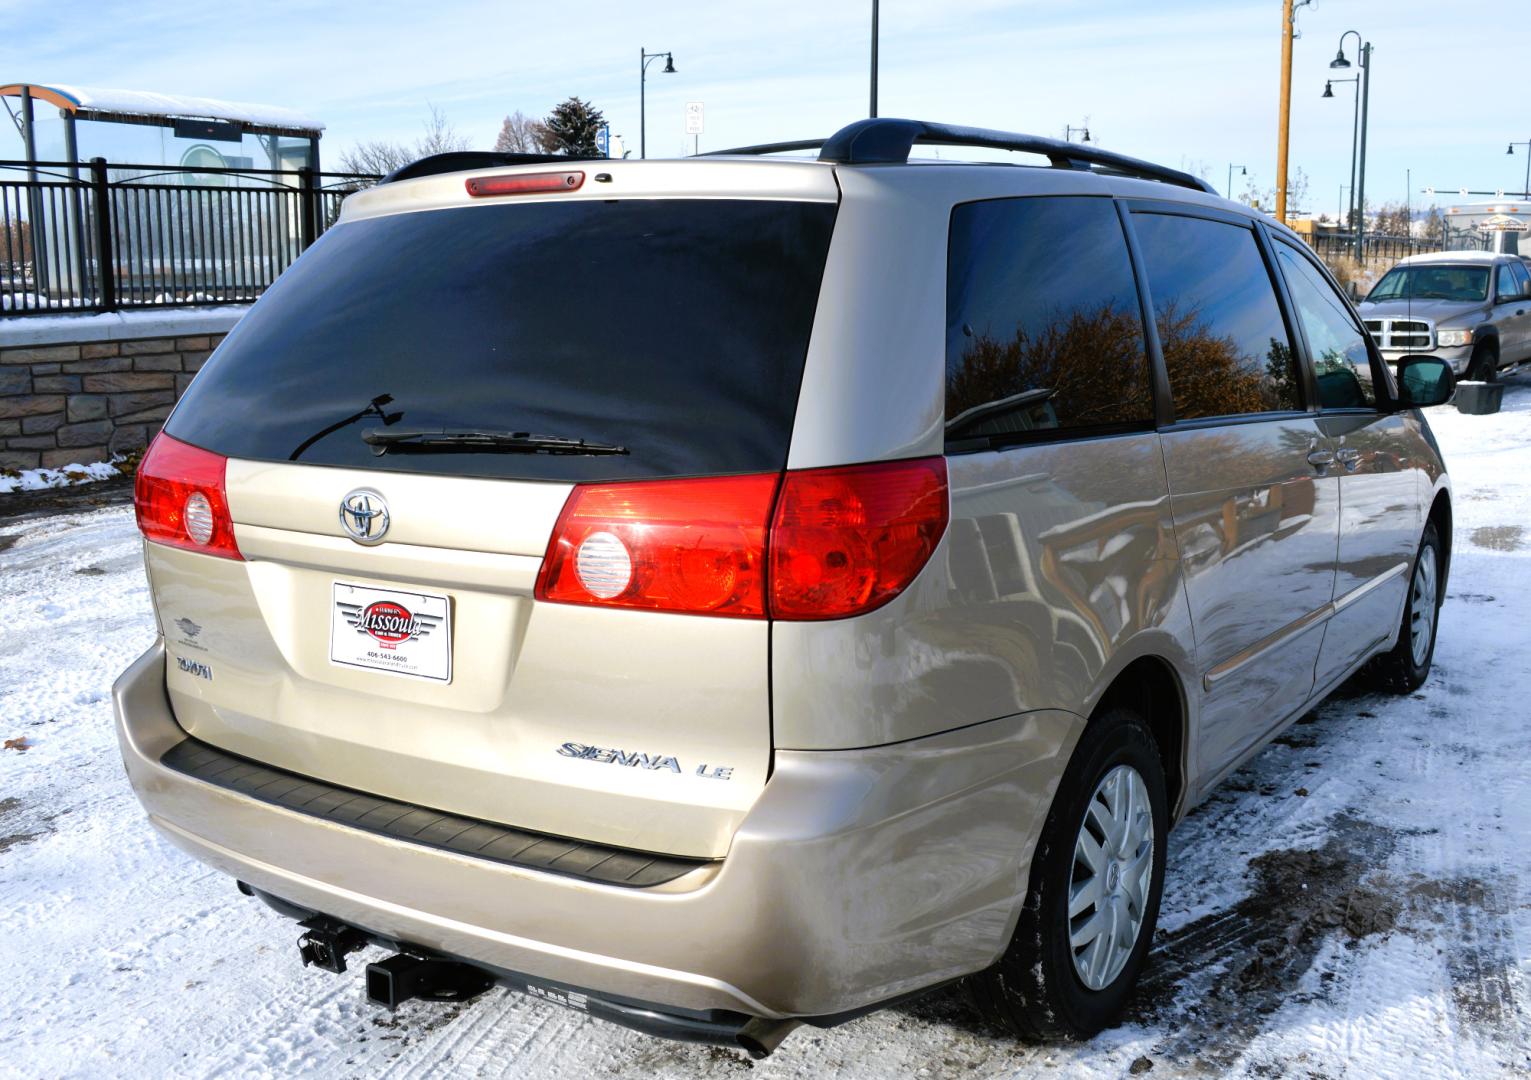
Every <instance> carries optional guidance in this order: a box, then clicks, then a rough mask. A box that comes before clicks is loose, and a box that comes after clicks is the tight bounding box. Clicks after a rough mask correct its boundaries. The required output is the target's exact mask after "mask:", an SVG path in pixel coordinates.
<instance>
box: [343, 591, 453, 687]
mask: <svg viewBox="0 0 1531 1080" xmlns="http://www.w3.org/2000/svg"><path fill="white" fill-rule="evenodd" d="M330 662H331V663H332V664H342V665H344V666H346V667H359V668H368V669H370V670H372V671H387V672H390V673H391V674H394V675H404V676H407V677H409V678H412V679H430V680H432V681H434V682H451V681H452V605H451V602H450V600H449V599H448V598H447V597H445V596H438V595H435V594H433V593H417V592H403V591H401V590H398V589H378V588H373V587H372V586H370V585H348V584H346V583H345V582H342V581H337V582H335V598H334V603H333V604H332V605H331V607H330Z"/></svg>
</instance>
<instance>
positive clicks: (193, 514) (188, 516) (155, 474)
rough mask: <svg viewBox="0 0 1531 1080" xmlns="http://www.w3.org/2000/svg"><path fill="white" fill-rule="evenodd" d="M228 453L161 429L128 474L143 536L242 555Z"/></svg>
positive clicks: (221, 554) (225, 555) (225, 554)
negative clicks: (232, 511) (227, 474)
mask: <svg viewBox="0 0 1531 1080" xmlns="http://www.w3.org/2000/svg"><path fill="white" fill-rule="evenodd" d="M227 465H228V459H227V458H225V457H223V456H222V455H220V454H214V453H212V452H211V451H208V450H201V449H199V448H197V447H195V446H188V445H187V444H186V443H183V442H181V441H179V440H177V439H172V438H171V437H170V436H169V435H166V434H164V433H163V432H161V433H160V434H159V435H157V436H155V438H154V441H153V442H152V443H150V444H149V449H148V451H147V452H146V453H145V454H144V459H143V461H141V462H139V464H138V475H137V476H136V477H135V478H134V480H133V508H134V511H135V512H136V514H137V516H138V529H139V531H140V532H141V533H143V534H144V538H145V539H146V540H152V541H154V542H155V543H156V544H168V545H170V546H171V547H179V548H186V549H187V550H188V551H200V552H202V553H203V554H204V555H217V556H219V557H220V558H224V559H242V558H244V556H242V555H241V554H240V553H239V545H238V544H236V543H235V542H234V521H233V519H232V518H231V517H230V516H229V502H228V497H227V495H226V493H225V490H224V483H223V476H224V470H225V468H226V467H227Z"/></svg>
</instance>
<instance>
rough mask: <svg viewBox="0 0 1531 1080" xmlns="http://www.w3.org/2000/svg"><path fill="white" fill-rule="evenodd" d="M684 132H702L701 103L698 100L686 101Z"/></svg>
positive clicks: (696, 133) (689, 133) (691, 133)
mask: <svg viewBox="0 0 1531 1080" xmlns="http://www.w3.org/2000/svg"><path fill="white" fill-rule="evenodd" d="M686 134H687V135H700V134H702V103H701V102H700V101H688V102H686Z"/></svg>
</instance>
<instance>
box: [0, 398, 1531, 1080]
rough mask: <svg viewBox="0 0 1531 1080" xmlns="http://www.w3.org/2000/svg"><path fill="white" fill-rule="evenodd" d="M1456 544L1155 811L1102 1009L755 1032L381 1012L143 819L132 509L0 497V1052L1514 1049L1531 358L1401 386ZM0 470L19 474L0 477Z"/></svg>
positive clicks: (616, 1067) (474, 1062)
mask: <svg viewBox="0 0 1531 1080" xmlns="http://www.w3.org/2000/svg"><path fill="white" fill-rule="evenodd" d="M1431 420H1432V423H1433V424H1434V426H1435V429H1436V431H1437V433H1438V435H1439V437H1440V441H1441V443H1442V446H1443V448H1444V451H1445V453H1446V456H1447V458H1448V461H1449V464H1450V466H1451V469H1452V472H1453V476H1454V479H1455V484H1456V514H1457V521H1456V553H1455V561H1454V566H1453V568H1452V575H1451V583H1450V593H1449V597H1448V599H1447V603H1446V606H1445V609H1444V611H1443V613H1442V616H1441V627H1440V633H1441V639H1440V646H1439V649H1438V651H1437V653H1436V663H1435V672H1434V674H1433V675H1432V677H1431V679H1430V682H1429V683H1428V684H1427V685H1426V687H1425V688H1424V690H1423V692H1421V693H1419V694H1416V695H1414V696H1413V697H1409V698H1403V699H1398V698H1390V697H1382V696H1377V695H1372V694H1367V693H1363V692H1360V691H1356V690H1351V689H1346V690H1343V691H1342V693H1341V696H1339V697H1337V698H1335V699H1332V700H1331V701H1330V702H1328V703H1327V704H1325V705H1324V706H1322V707H1321V708H1320V709H1318V710H1317V711H1316V712H1315V713H1313V714H1310V715H1309V716H1307V717H1304V718H1303V719H1302V720H1301V721H1299V722H1298V723H1297V724H1296V725H1295V726H1293V727H1292V728H1291V729H1290V730H1289V731H1288V732H1287V733H1286V734H1285V735H1284V736H1283V737H1282V738H1281V739H1280V740H1279V741H1278V742H1276V743H1275V744H1273V745H1272V746H1271V747H1270V748H1269V749H1267V750H1266V751H1265V752H1264V753H1263V754H1262V755H1261V756H1260V757H1258V758H1257V759H1256V760H1255V761H1254V762H1253V763H1252V764H1250V765H1249V766H1248V767H1246V768H1245V769H1243V770H1242V771H1241V772H1239V773H1238V774H1236V775H1235V776H1234V777H1233V778H1232V779H1231V780H1230V781H1229V782H1228V783H1227V784H1225V785H1224V787H1223V789H1222V790H1221V792H1220V793H1219V794H1218V795H1216V796H1215V797H1214V798H1213V799H1212V800H1211V801H1210V802H1209V803H1207V804H1206V805H1204V806H1202V807H1201V808H1200V809H1198V810H1197V811H1196V812H1195V813H1194V814H1193V815H1192V816H1191V817H1190V818H1189V819H1188V820H1187V821H1186V822H1185V824H1184V825H1183V826H1182V827H1181V828H1179V829H1178V830H1176V832H1175V833H1174V834H1173V836H1172V837H1171V840H1170V870H1169V876H1168V880H1167V884H1166V895H1165V903H1164V914H1163V916H1162V922H1161V932H1160V935H1159V939H1158V941H1157V942H1156V948H1155V951H1154V953H1153V954H1152V957H1151V961H1150V968H1149V970H1148V972H1147V974H1146V978H1145V981H1144V985H1143V987H1142V989H1141V991H1140V993H1139V994H1138V997H1137V1000H1136V1002H1135V1004H1134V1006H1133V1008H1132V1012H1131V1015H1130V1017H1129V1019H1128V1022H1127V1023H1126V1024H1125V1025H1124V1026H1123V1027H1121V1028H1119V1029H1117V1030H1115V1031H1112V1032H1108V1033H1106V1034H1105V1035H1103V1036H1101V1037H1100V1038H1098V1039H1096V1040H1094V1041H1093V1042H1091V1043H1089V1044H1086V1045H1082V1046H1067V1047H1042V1048H1036V1047H1026V1046H1020V1045H1016V1044H1015V1043H1013V1042H1012V1041H1011V1040H1009V1039H1006V1038H1005V1037H1003V1036H1001V1035H999V1034H997V1033H996V1032H994V1031H992V1030H991V1029H988V1028H986V1027H985V1026H984V1025H983V1024H982V1023H981V1022H980V1021H979V1020H978V1019H977V1018H976V1017H975V1016H974V1014H973V1013H972V1012H971V1011H970V1010H969V1009H968V1008H967V1006H966V1005H965V1004H964V1002H963V1000H962V999H961V997H960V995H958V994H957V993H955V992H951V991H946V992H940V993H937V994H936V995H933V996H931V997H929V998H926V999H925V1000H923V1001H920V1002H917V1003H915V1004H912V1005H906V1006H902V1007H900V1008H896V1009H889V1010H886V1011H884V1012H881V1013H877V1014H874V1015H872V1016H869V1017H866V1018H864V1019H861V1020H858V1021H855V1022H853V1023H851V1024H847V1025H845V1026H844V1027H841V1028H838V1029H836V1030H832V1031H814V1030H809V1029H804V1030H801V1031H799V1032H798V1033H797V1034H795V1035H793V1036H792V1037H791V1038H790V1039H789V1040H788V1041H787V1042H786V1044H785V1045H784V1046H783V1047H782V1049H781V1050H780V1051H778V1052H777V1054H776V1055H775V1056H773V1057H772V1058H770V1059H769V1060H768V1061H766V1062H762V1063H758V1064H753V1065H752V1064H751V1063H750V1062H749V1061H748V1060H747V1059H745V1058H744V1057H743V1055H742V1054H739V1053H735V1052H731V1051H727V1050H720V1049H710V1048H705V1047H695V1046H684V1045H679V1044H673V1043H667V1042H661V1041H657V1040H653V1039H648V1038H645V1037H643V1036H640V1035H636V1034H633V1033H630V1032H627V1031H625V1030H623V1029H621V1028H617V1027H613V1026H609V1025H605V1024H601V1023H599V1022H596V1021H592V1020H589V1019H587V1018H585V1017H584V1016H582V1015H580V1014H577V1013H573V1012H568V1011H566V1010H563V1009H561V1008H559V1007H557V1006H554V1005H551V1004H548V1003H545V1002H541V1001H537V1000H533V999H531V998H528V997H525V996H522V995H514V994H510V993H507V992H504V991H500V990H495V991H491V992H490V993H489V994H487V995H485V996H484V997H482V998H480V999H478V1000H477V1001H476V1002H473V1003H471V1004H469V1005H467V1006H466V1007H449V1006H440V1005H430V1004H422V1003H410V1004H407V1005H405V1006H404V1007H403V1008H402V1009H401V1010H400V1011H399V1012H398V1013H397V1014H396V1015H393V1016H389V1015H388V1014H386V1013H383V1012H380V1011H377V1010H375V1009H373V1008H371V1007H369V1006H367V1005H365V1004H364V1003H363V1002H362V1000H361V995H362V986H361V978H360V971H359V969H360V967H361V965H363V964H365V963H366V962H367V961H368V960H371V959H377V958H378V956H377V955H376V954H375V951H374V954H363V955H361V956H359V957H357V958H356V960H357V961H358V962H354V963H353V968H352V972H351V973H349V974H347V975H345V976H340V977H336V976H332V975H328V974H321V973H317V972H315V971H313V970H305V969H303V968H302V967H301V965H300V964H299V961H298V958H297V949H296V945H295V942H296V938H297V935H298V931H297V929H296V928H295V927H294V926H293V925H292V924H291V923H289V922H287V921H285V920H283V919H281V918H279V917H278V916H277V915H275V914H274V913H272V912H270V911H268V910H267V909H266V908H264V907H263V906H262V905H260V904H259V903H257V902H255V901H252V900H248V899H246V898H245V897H243V896H241V895H240V894H239V893H237V892H236V891H235V889H234V886H233V884H232V882H230V881H229V880H228V879H226V878H224V877H222V876H220V875H218V874H216V873H213V872H212V871H210V870H205V869H203V868H201V867H200V866H199V865H197V864H195V863H193V862H192V861H191V860H189V859H188V858H186V857H184V856H182V855H181V854H179V853H178V852H177V851H175V850H173V849H172V848H170V847H169V845H167V844H166V843H165V842H163V841H161V840H160V839H158V837H157V836H155V834H154V833H153V832H152V831H151V830H150V828H149V827H148V825H147V824H146V823H145V821H144V819H143V815H142V813H141V812H140V810H139V807H138V804H137V802H136V801H135V800H134V798H133V796H132V793H131V792H130V791H129V789H128V786H127V782H126V780H125V779H124V777H123V775H122V770H121V764H120V762H119V759H118V754H117V747H116V744H115V740H114V737H113V734H112V728H111V724H112V718H111V707H110V703H109V697H108V691H109V688H110V686H111V683H112V680H113V678H114V677H115V676H116V674H117V672H119V671H120V670H121V669H122V668H123V667H124V666H126V665H127V663H128V662H129V661H130V660H132V659H133V658H134V657H135V656H137V655H138V653H139V652H140V651H141V650H142V649H143V648H144V647H145V646H147V645H148V644H149V642H150V640H151V638H152V636H153V623H152V618H151V615H150V612H149V602H148V595H147V591H146V589H145V585H144V580H143V576H142V573H141V571H140V568H139V552H138V541H137V537H136V535H135V533H134V529H133V520H132V513H131V509H130V508H128V507H126V506H125V505H119V506H116V507H113V508H111V509H106V510H92V511H86V510H84V509H81V510H79V511H77V512H69V513H62V514H60V513H54V514H52V515H51V516H33V517H30V518H26V519H21V520H10V521H6V520H4V519H5V515H6V513H7V511H6V504H5V501H4V500H3V499H0V610H3V611H4V612H5V616H6V629H5V633H4V637H3V638H0V717H3V719H0V725H3V730H0V735H3V737H4V738H5V739H15V738H25V739H26V740H27V743H28V748H27V749H26V750H24V751H18V750H14V749H7V750H3V751H0V911H3V912H4V923H3V925H0V934H3V936H4V937H3V940H4V946H3V951H0V955H3V956H4V958H5V964H4V976H3V978H0V1015H3V1016H5V1017H6V1019H7V1025H6V1030H5V1032H4V1047H3V1049H0V1075H5V1076H12V1075H14V1076H18V1077H37V1076H49V1077H55V1076H152V1077H156V1078H160V1077H170V1076H239V1077H246V1076H262V1075H271V1076H277V1075H281V1076H287V1075H292V1074H295V1073H314V1074H321V1075H324V1076H389V1077H433V1076H439V1075H443V1074H445V1073H448V1072H449V1071H450V1072H452V1073H454V1074H457V1075H505V1076H536V1077H553V1078H565V1077H567V1078H575V1077H580V1078H583V1077H588V1076H597V1077H599V1076H616V1075H627V1074H642V1075H649V1076H655V1077H665V1078H670V1077H674V1078H680V1077H696V1076H727V1075H736V1074H741V1073H744V1072H746V1071H752V1072H753V1074H754V1075H756V1076H758V1077H762V1078H768V1077H824V1076H829V1077H860V1076H888V1075H901V1076H902V1075H915V1076H949V1075H983V1076H1033V1075H1041V1076H1048V1077H1121V1076H1124V1075H1127V1074H1128V1072H1129V1069H1131V1070H1133V1071H1134V1072H1141V1071H1142V1070H1143V1068H1144V1063H1143V1061H1142V1060H1141V1059H1147V1060H1148V1061H1149V1062H1150V1063H1151V1070H1152V1071H1151V1075H1152V1076H1154V1077H1160V1076H1219V1075H1233V1076H1250V1077H1281V1076H1291V1077H1341V1076H1345V1077H1373V1076H1376V1077H1402V1076H1416V1075H1418V1076H1429V1077H1453V1076H1454V1077H1464V1078H1480V1077H1500V1076H1526V1075H1528V1073H1531V988H1528V983H1531V809H1528V807H1531V770H1528V769H1527V766H1526V760H1527V754H1528V749H1531V740H1528V739H1527V736H1526V728H1527V720H1528V717H1531V669H1528V665H1527V663H1526V661H1525V658H1524V655H1523V653H1524V649H1525V646H1526V645H1527V643H1528V634H1527V629H1526V628H1527V612H1528V606H1531V600H1528V596H1531V522H1528V521H1527V512H1526V510H1527V507H1528V505H1531V438H1528V435H1531V380H1528V379H1515V380H1511V381H1510V382H1509V384H1508V389H1507V391H1506V395H1505V411H1504V412H1503V413H1501V414H1499V415H1497V416H1488V417H1469V416H1460V415H1458V414H1457V413H1456V412H1455V411H1454V410H1451V409H1436V410H1433V411H1432V417H1431ZM15 498H18V499H20V498H23V497H22V496H16V497H15Z"/></svg>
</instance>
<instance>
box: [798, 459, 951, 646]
mask: <svg viewBox="0 0 1531 1080" xmlns="http://www.w3.org/2000/svg"><path fill="white" fill-rule="evenodd" d="M947 501H948V500H947V489H946V460H945V459H944V458H939V457H936V458H923V459H921V460H918V461H894V462H888V463H885V464H875V465H857V466H851V467H849V468H836V469H808V470H804V471H802V472H789V473H787V476H786V480H785V481H784V482H783V484H782V490H781V498H780V500H779V501H778V502H777V506H776V517H775V520H774V521H773V522H772V524H771V615H772V617H773V618H777V619H839V618H844V617H846V616H849V615H860V614H862V613H863V612H867V611H871V610H873V609H875V608H878V607H881V606H882V605H883V604H886V603H887V602H888V601H889V600H892V599H893V598H894V597H895V596H897V595H898V594H899V593H900V592H902V591H903V590H904V588H905V587H907V586H908V585H909V583H910V582H911V581H913V580H914V578H915V575H917V574H918V573H919V572H920V571H921V570H922V569H923V568H924V566H925V563H926V562H927V561H929V559H930V556H931V553H932V552H934V551H935V549H936V545H937V544H938V543H940V540H941V536H942V534H943V533H944V532H945V531H946V522H947V518H948V516H949V510H948V506H947Z"/></svg>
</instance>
